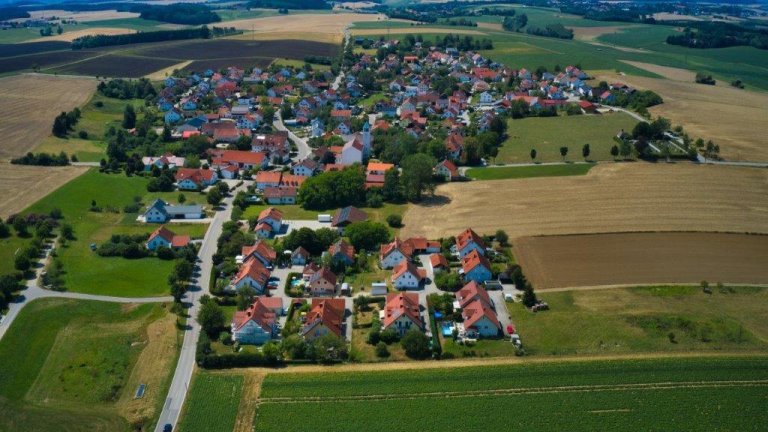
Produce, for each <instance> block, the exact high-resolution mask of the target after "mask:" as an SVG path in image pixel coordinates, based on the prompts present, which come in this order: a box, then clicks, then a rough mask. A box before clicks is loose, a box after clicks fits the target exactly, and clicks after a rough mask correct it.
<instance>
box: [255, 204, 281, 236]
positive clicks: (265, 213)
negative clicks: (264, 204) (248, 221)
mask: <svg viewBox="0 0 768 432" xmlns="http://www.w3.org/2000/svg"><path fill="white" fill-rule="evenodd" d="M256 223H257V226H258V224H266V225H269V226H270V228H271V230H272V232H275V233H279V232H280V230H281V229H282V228H283V212H281V211H280V210H278V209H276V208H274V207H269V208H265V209H264V210H262V211H261V213H259V217H258V219H256Z"/></svg>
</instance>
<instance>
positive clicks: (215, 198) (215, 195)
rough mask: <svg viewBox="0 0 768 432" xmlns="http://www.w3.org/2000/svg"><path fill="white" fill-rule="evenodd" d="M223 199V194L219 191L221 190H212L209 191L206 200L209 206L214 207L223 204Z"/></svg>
mask: <svg viewBox="0 0 768 432" xmlns="http://www.w3.org/2000/svg"><path fill="white" fill-rule="evenodd" d="M222 198H223V197H222V196H221V192H220V191H219V188H211V190H209V191H208V195H207V196H206V200H207V201H208V204H210V205H212V206H214V207H215V206H218V205H219V204H220V203H221V199H222Z"/></svg>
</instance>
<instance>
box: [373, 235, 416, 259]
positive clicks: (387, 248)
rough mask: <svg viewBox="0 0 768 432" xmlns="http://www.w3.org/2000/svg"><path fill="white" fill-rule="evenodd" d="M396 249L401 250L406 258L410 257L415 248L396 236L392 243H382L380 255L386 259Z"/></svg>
mask: <svg viewBox="0 0 768 432" xmlns="http://www.w3.org/2000/svg"><path fill="white" fill-rule="evenodd" d="M394 251H400V253H401V254H403V256H404V257H406V258H409V257H410V256H411V254H413V248H412V247H411V246H409V245H407V244H406V243H404V242H401V241H400V239H399V238H397V237H395V239H394V240H393V241H392V242H391V243H387V244H383V245H381V247H380V249H379V257H380V258H381V259H384V258H386V257H387V256H389V254H391V253H392V252H394Z"/></svg>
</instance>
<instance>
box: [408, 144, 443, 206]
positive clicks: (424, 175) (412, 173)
mask: <svg viewBox="0 0 768 432" xmlns="http://www.w3.org/2000/svg"><path fill="white" fill-rule="evenodd" d="M436 163H437V162H435V160H434V159H433V158H432V157H431V156H428V155H425V154H423V153H417V154H412V155H409V156H406V157H405V158H403V160H402V163H401V166H402V168H403V176H402V183H403V187H404V189H405V195H406V198H408V199H410V200H414V201H418V200H420V199H421V197H422V193H423V192H424V191H430V192H432V191H433V190H434V187H435V181H434V179H433V177H432V169H433V168H434V166H435V164H436Z"/></svg>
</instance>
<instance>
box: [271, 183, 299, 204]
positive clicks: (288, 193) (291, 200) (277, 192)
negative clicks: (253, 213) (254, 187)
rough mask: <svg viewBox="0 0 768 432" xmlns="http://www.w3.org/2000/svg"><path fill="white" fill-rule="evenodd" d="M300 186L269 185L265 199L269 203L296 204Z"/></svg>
mask: <svg viewBox="0 0 768 432" xmlns="http://www.w3.org/2000/svg"><path fill="white" fill-rule="evenodd" d="M297 195H298V188H295V187H287V186H280V187H267V188H265V189H264V201H266V203H267V204H272V205H280V204H296V196H297Z"/></svg>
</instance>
